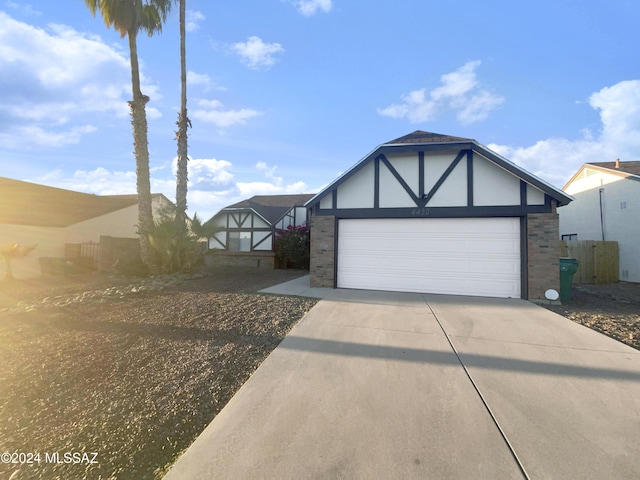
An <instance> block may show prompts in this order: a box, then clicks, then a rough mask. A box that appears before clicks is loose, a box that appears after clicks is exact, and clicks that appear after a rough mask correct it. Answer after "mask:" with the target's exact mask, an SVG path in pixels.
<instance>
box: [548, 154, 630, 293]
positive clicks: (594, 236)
mask: <svg viewBox="0 0 640 480" xmlns="http://www.w3.org/2000/svg"><path fill="white" fill-rule="evenodd" d="M562 190H564V191H565V192H566V193H568V194H569V195H572V196H573V197H574V198H575V200H574V201H573V202H571V204H569V205H567V206H564V207H562V208H560V209H558V213H559V214H560V235H561V238H562V239H563V240H614V241H617V242H618V248H619V252H620V253H619V255H620V260H619V264H620V277H619V278H620V280H621V281H623V282H636V283H639V282H640V161H630V162H621V161H619V160H617V161H615V162H596V163H585V164H584V165H583V166H582V167H580V169H579V170H578V171H577V172H576V174H575V175H574V176H573V177H572V178H571V180H569V182H567V184H566V185H565V186H564V188H563V189H562Z"/></svg>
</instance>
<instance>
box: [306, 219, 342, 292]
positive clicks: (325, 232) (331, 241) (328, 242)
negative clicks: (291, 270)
mask: <svg viewBox="0 0 640 480" xmlns="http://www.w3.org/2000/svg"><path fill="white" fill-rule="evenodd" d="M335 235H336V231H335V217H334V216H331V215H329V216H316V215H313V213H312V214H311V268H310V271H311V272H310V273H311V286H312V287H321V288H333V287H334V285H335V263H334V259H335V252H334V245H335Z"/></svg>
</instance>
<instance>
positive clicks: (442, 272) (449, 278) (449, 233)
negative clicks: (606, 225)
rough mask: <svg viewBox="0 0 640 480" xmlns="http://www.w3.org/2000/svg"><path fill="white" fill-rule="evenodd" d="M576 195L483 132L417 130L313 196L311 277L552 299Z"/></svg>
mask: <svg viewBox="0 0 640 480" xmlns="http://www.w3.org/2000/svg"><path fill="white" fill-rule="evenodd" d="M570 201H571V197H570V196H569V195H567V194H566V193H564V192H562V191H561V190H560V189H558V188H555V187H553V186H552V185H550V184H548V183H546V182H544V181H543V180H541V179H539V178H538V177H536V176H534V175H532V174H530V173H528V172H526V171H524V170H523V169H522V168H520V167H518V166H517V165H515V164H514V163H512V162H510V161H508V160H506V159H505V158H503V157H501V156H500V155H498V154H496V153H494V152H493V151H491V150H489V149H488V148H487V147H485V146H483V145H481V144H479V143H478V142H476V141H475V140H471V139H467V138H459V137H452V136H448V135H439V134H435V133H429V132H423V131H416V132H414V133H411V134H409V135H406V136H404V137H401V138H398V139H396V140H393V141H391V142H388V143H386V144H383V145H381V146H379V147H378V148H376V149H375V150H374V151H373V152H372V153H371V154H369V155H367V156H366V157H365V158H363V159H362V160H361V161H360V162H358V163H357V164H356V165H355V166H353V167H352V168H351V169H350V170H348V171H347V172H346V173H345V174H343V175H342V176H341V177H339V178H338V179H336V180H335V181H334V182H333V183H331V184H330V185H329V186H327V187H326V188H325V189H324V190H322V191H321V192H320V193H318V194H317V195H316V196H315V197H313V199H311V200H310V201H309V202H308V203H307V204H306V205H307V206H308V207H309V208H310V209H311V285H312V286H317V287H338V288H359V289H374V290H393V291H406V292H430V293H443V294H457V295H475V296H490V297H515V298H524V299H527V298H528V299H531V300H535V299H544V298H545V291H546V290H547V289H551V288H552V289H556V290H557V289H558V288H559V267H558V262H559V260H558V259H559V256H560V248H559V236H558V215H557V213H556V207H557V206H560V205H566V204H568V203H569V202H570Z"/></svg>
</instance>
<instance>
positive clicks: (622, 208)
mask: <svg viewBox="0 0 640 480" xmlns="http://www.w3.org/2000/svg"><path fill="white" fill-rule="evenodd" d="M625 208H627V202H620V210H624V209H625Z"/></svg>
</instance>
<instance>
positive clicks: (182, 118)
mask: <svg viewBox="0 0 640 480" xmlns="http://www.w3.org/2000/svg"><path fill="white" fill-rule="evenodd" d="M179 3H180V87H181V92H180V112H179V113H178V121H177V122H176V123H177V125H178V131H177V132H176V138H177V140H178V162H177V171H176V207H177V208H176V219H175V221H176V225H177V227H178V231H179V232H180V233H182V234H184V233H185V231H186V224H185V217H186V212H187V180H188V178H187V175H188V173H187V162H188V157H187V154H188V147H187V128H188V127H190V126H191V121H190V120H189V118H188V117H187V60H186V46H185V44H186V32H185V30H186V28H185V24H186V19H185V16H186V3H187V1H186V0H179Z"/></svg>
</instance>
